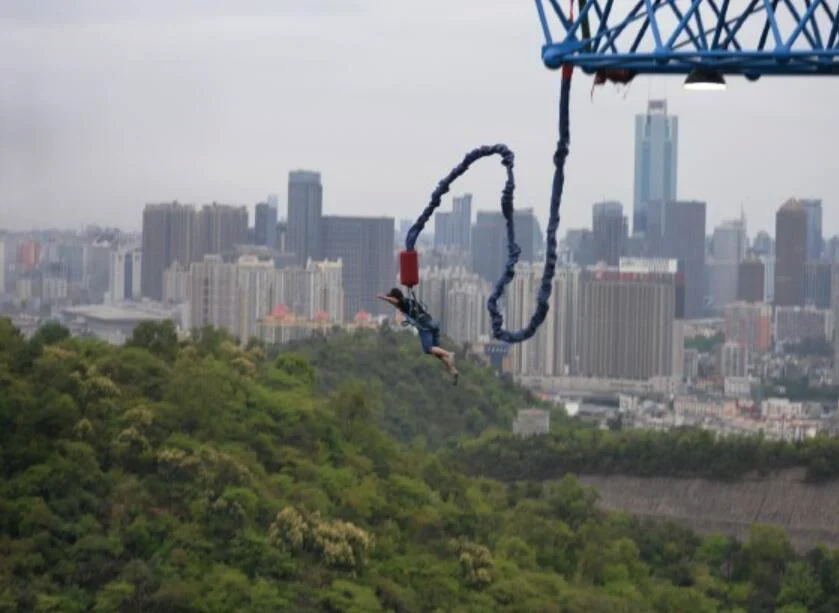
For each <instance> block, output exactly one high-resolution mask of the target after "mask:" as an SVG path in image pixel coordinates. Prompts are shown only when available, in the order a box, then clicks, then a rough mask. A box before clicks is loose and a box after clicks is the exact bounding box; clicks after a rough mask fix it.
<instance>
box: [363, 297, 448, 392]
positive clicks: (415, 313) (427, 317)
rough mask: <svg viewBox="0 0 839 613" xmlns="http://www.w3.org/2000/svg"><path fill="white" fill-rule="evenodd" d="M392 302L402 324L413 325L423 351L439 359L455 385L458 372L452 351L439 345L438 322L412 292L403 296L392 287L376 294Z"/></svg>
mask: <svg viewBox="0 0 839 613" xmlns="http://www.w3.org/2000/svg"><path fill="white" fill-rule="evenodd" d="M376 298H378V299H379V300H384V301H385V302H388V303H390V304H392V305H393V306H394V307H395V308H396V310H398V311H399V312H401V313H402V315H404V317H405V319H404V320H403V321H402V325H403V326H413V327H414V328H416V329H417V333H418V334H419V339H420V343H422V350H423V352H425V353H427V354H430V355H433V356H434V357H435V358H437V359H438V360H440V361H441V362H442V363H443V364H444V365H445V366H446V369H447V370H448V372H449V374H450V375H451V376H452V383H453V384H454V385H457V379H458V377H459V376H460V373H459V372H458V371H457V368H455V365H454V352H452V351H446V350H445V349H443V348H442V347H440V323H439V322H438V321H436V320H435V319H434V318H433V317H432V316H431V314H430V313H429V312H428V311H427V310H426V308H425V305H424V304H422V302H420V301H419V300H418V299H417V297H416V296H415V295H414V293H413V292H411V293H410V295H409V296H407V297H406V296H405V295H404V294H403V293H402V290H400V289H399V288H398V287H394V288H392V289H391V290H390V291H389V292H388V293H387V294H385V295H381V294H380V295H378V296H376Z"/></svg>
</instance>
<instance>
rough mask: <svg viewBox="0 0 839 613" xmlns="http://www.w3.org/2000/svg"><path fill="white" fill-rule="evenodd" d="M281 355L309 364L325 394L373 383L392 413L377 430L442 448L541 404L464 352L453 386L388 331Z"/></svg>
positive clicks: (315, 342) (298, 346)
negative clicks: (294, 356) (357, 381)
mask: <svg viewBox="0 0 839 613" xmlns="http://www.w3.org/2000/svg"><path fill="white" fill-rule="evenodd" d="M282 350H283V351H285V352H289V353H296V354H299V355H303V356H306V357H307V358H308V359H309V360H310V362H311V364H312V366H314V368H315V371H316V374H315V380H316V387H317V390H318V391H319V392H327V393H328V392H332V391H334V390H336V389H338V388H339V387H340V386H341V385H342V384H343V383H345V382H346V381H350V380H353V379H361V380H364V381H367V382H369V383H370V384H371V394H372V396H373V397H375V398H381V400H382V403H383V405H384V406H386V407H387V410H386V411H384V412H382V413H381V414H380V416H379V417H380V421H379V424H380V425H381V426H382V427H383V428H384V429H385V430H386V431H387V432H388V433H389V434H391V435H392V436H394V437H395V438H397V439H399V440H401V441H404V442H409V441H412V440H413V439H414V438H416V437H422V438H423V439H425V441H426V443H427V444H428V445H429V446H430V447H436V446H438V445H439V444H441V443H443V442H445V441H447V440H453V439H455V438H457V437H458V436H460V435H462V434H469V435H478V434H480V433H481V432H483V431H484V430H486V429H487V428H489V427H499V428H502V429H506V430H509V429H510V428H511V425H512V423H513V418H514V417H515V415H516V411H517V410H518V409H522V408H526V407H528V406H535V405H536V403H537V400H536V399H535V398H534V397H533V396H532V394H530V393H529V392H528V391H526V390H524V389H523V388H521V387H518V386H516V385H513V384H512V382H510V381H509V380H508V379H505V378H500V377H498V376H496V375H495V374H494V373H493V372H492V370H490V369H488V368H486V367H484V366H483V365H482V364H481V363H479V362H478V361H477V360H476V358H474V357H472V356H465V355H463V353H462V352H460V353H458V354H457V367H458V370H460V372H461V376H460V380H459V382H458V384H457V386H452V384H451V380H450V378H449V377H448V375H447V374H446V373H445V370H444V369H443V368H442V366H441V364H440V363H439V362H438V361H437V360H436V359H434V358H431V357H429V356H427V355H424V354H423V353H422V350H421V348H420V344H419V341H418V340H417V338H416V336H414V335H412V334H410V333H406V332H403V331H394V330H391V329H390V328H387V327H385V328H382V329H381V330H358V331H356V332H353V333H349V334H336V335H334V336H329V337H326V338H316V339H311V340H307V341H305V342H297V343H292V344H290V345H288V346H285V347H282Z"/></svg>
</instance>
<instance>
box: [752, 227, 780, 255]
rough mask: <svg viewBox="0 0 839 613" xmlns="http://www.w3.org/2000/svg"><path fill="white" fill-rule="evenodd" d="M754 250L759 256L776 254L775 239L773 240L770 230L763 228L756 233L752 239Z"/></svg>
mask: <svg viewBox="0 0 839 613" xmlns="http://www.w3.org/2000/svg"><path fill="white" fill-rule="evenodd" d="M752 251H753V252H754V253H755V255H758V256H761V255H774V254H775V241H774V240H772V237H771V236H769V233H768V232H764V231H763V230H761V231H760V232H758V233H757V234H755V237H754V240H753V241H752Z"/></svg>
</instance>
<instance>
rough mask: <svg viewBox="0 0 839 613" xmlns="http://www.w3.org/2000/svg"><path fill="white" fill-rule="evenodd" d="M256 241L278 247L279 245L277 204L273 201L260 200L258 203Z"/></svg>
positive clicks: (255, 212) (254, 230) (255, 224)
mask: <svg viewBox="0 0 839 613" xmlns="http://www.w3.org/2000/svg"><path fill="white" fill-rule="evenodd" d="M253 232H254V243H255V244H257V245H264V246H266V247H271V248H272V249H276V247H277V206H276V204H274V203H272V202H260V203H259V204H257V205H256V209H255V211H254V221H253Z"/></svg>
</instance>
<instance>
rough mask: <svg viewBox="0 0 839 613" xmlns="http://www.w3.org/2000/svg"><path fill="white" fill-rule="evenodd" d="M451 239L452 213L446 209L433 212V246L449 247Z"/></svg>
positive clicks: (451, 242) (451, 243) (438, 247)
mask: <svg viewBox="0 0 839 613" xmlns="http://www.w3.org/2000/svg"><path fill="white" fill-rule="evenodd" d="M453 242H454V241H453V240H452V214H451V213H450V212H448V211H438V212H436V213H434V248H435V249H450V248H451V247H452V245H453Z"/></svg>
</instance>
